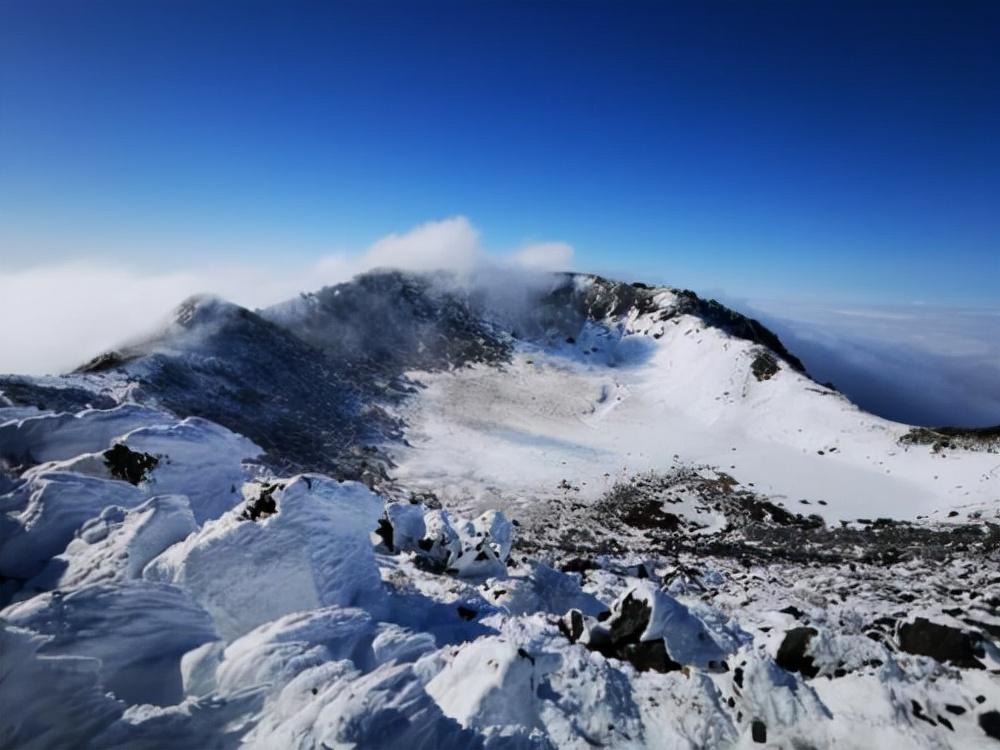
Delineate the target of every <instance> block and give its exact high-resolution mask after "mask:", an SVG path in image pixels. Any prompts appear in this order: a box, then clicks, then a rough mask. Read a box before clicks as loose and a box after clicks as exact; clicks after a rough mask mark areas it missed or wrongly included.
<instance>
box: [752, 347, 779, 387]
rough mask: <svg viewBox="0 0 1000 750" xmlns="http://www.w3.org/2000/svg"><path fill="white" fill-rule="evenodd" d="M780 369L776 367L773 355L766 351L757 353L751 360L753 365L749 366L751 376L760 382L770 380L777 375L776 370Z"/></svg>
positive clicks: (776, 361) (776, 363)
mask: <svg viewBox="0 0 1000 750" xmlns="http://www.w3.org/2000/svg"><path fill="white" fill-rule="evenodd" d="M780 369H781V368H780V367H778V360H776V359H775V358H774V355H773V354H771V353H770V352H767V351H761V352H759V353H758V354H757V356H755V357H754V358H753V363H751V365H750V370H751V371H752V372H753V376H754V377H755V378H757V380H760V381H764V380H770V379H771V378H772V377H774V376H775V375H777V374H778V370H780Z"/></svg>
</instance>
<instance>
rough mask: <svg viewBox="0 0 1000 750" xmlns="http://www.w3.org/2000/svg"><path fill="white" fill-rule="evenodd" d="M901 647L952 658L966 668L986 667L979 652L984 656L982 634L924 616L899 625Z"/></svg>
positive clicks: (922, 653)
mask: <svg viewBox="0 0 1000 750" xmlns="http://www.w3.org/2000/svg"><path fill="white" fill-rule="evenodd" d="M898 637H899V647H900V648H901V649H902V650H903V651H905V652H906V653H908V654H919V655H921V656H929V657H931V658H932V659H936V660H937V661H939V662H942V663H943V662H950V663H951V664H954V665H955V666H956V667H963V668H965V669H984V668H985V667H984V665H983V663H982V662H981V661H979V659H978V658H976V657H977V656H982V655H983V652H982V648H981V645H980V639H979V636H978V635H977V634H975V633H969V632H966V631H963V630H958V629H957V628H952V627H949V626H947V625H939V624H937V623H934V622H931V621H930V620H928V619H926V618H924V617H918V618H917V619H916V620H914V621H913V622H907V623H904V624H903V625H901V626H900V628H899V634H898Z"/></svg>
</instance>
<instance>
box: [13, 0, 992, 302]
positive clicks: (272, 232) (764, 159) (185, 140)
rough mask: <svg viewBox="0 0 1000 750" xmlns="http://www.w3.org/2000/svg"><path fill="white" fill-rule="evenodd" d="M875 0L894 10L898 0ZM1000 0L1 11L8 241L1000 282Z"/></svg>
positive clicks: (645, 274) (190, 261)
mask: <svg viewBox="0 0 1000 750" xmlns="http://www.w3.org/2000/svg"><path fill="white" fill-rule="evenodd" d="M876 6H877V7H876ZM998 47H1000V4H997V3H982V4H979V3H974V2H969V3H964V2H963V3H938V4H926V5H925V4H921V3H919V2H909V3H893V2H885V3H850V2H847V3H844V2H839V3H831V4H827V3H812V2H806V3H799V2H782V3H773V2H764V3H711V2H709V3H691V4H687V3H632V4H625V5H623V4H603V3H569V2H563V3H505V4H500V3H487V2H473V3H454V4H451V3H443V4H442V3H432V4H424V3H399V4H383V3H370V2H365V3H319V2H316V3H312V2H304V3H280V4H279V3H262V2H252V1H251V2H233V3H225V2H213V3H201V2H187V1H185V0H180V1H179V2H178V1H174V2H162V3H158V2H133V1H129V2H87V3H81V2H76V1H74V2H50V1H48V0H36V1H34V2H9V1H5V2H2V4H0V260H2V261H3V265H4V266H6V267H7V268H8V269H13V268H24V267H29V266H33V265H38V264H44V263H51V262H61V261H66V260H76V259H79V258H92V257H99V258H103V259H107V260H110V261H112V262H114V263H120V264H123V265H124V266H126V267H128V268H130V269H158V270H175V269H180V268H183V269H188V268H191V267H192V266H195V267H196V266H197V265H198V264H200V263H206V262H212V263H214V264H216V265H218V264H227V263H234V262H257V263H264V264H267V263H274V262H276V259H277V258H280V259H281V262H286V261H289V260H290V261H292V262H307V261H309V260H310V259H312V258H316V257H321V256H323V255H325V254H329V253H331V252H337V251H344V250H348V251H358V250H361V249H363V248H365V247H367V246H369V245H370V244H371V243H372V242H374V241H375V240H377V239H378V238H379V237H381V236H383V235H385V234H387V233H390V232H403V231H406V230H408V229H410V228H411V227H413V226H415V225H418V224H420V223H422V222H425V221H428V220H436V219H442V218H445V217H449V216H454V215H464V216H467V217H469V218H470V220H471V221H472V222H474V224H475V226H476V227H477V228H478V229H479V230H480V231H481V232H482V235H483V239H484V242H485V244H486V245H487V246H489V247H491V248H497V249H512V248H515V247H517V246H519V245H522V244H524V243H525V242H530V241H534V240H553V241H560V242H565V243H568V244H569V245H571V246H572V247H573V248H574V249H575V261H574V263H575V265H576V267H578V268H581V269H585V270H592V269H593V270H598V271H604V272H610V273H615V274H618V275H625V276H635V277H637V278H645V279H650V280H653V281H661V282H667V283H673V284H676V285H680V286H689V287H694V288H696V289H721V290H725V291H727V292H729V293H731V294H735V295H744V296H769V297H780V298H793V297H794V298H800V299H801V298H823V299H830V300H838V301H859V302H869V303H880V304H884V303H904V304H905V303H909V302H913V301H922V302H936V303H942V304H962V305H973V306H975V305H991V304H994V303H996V302H997V301H998V298H1000V292H998V288H1000V283H998V279H1000V248H998V242H1000V210H998V209H997V205H998V204H1000V138H998V137H997V133H1000V96H998V95H997V92H998V91H1000V55H998V54H997V49H998Z"/></svg>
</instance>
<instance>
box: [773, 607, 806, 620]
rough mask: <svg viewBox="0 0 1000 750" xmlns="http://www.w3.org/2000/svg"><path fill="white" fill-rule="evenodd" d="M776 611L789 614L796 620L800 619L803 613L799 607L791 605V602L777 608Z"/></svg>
mask: <svg viewBox="0 0 1000 750" xmlns="http://www.w3.org/2000/svg"><path fill="white" fill-rule="evenodd" d="M778 611H779V612H781V613H782V614H785V615H791V616H792V617H794V618H795V619H796V620H801V619H802V615H803V614H805V613H804V612H803V611H802V610H801V609H799V608H798V607H795V606H792V605H791V604H790V605H788V606H787V607H785V608H784V609H779V610H778Z"/></svg>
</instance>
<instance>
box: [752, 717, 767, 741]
mask: <svg viewBox="0 0 1000 750" xmlns="http://www.w3.org/2000/svg"><path fill="white" fill-rule="evenodd" d="M750 734H751V736H752V737H753V741H754V742H756V743H757V744H763V743H765V742H767V724H765V723H764V722H763V721H761V720H760V719H754V720H753V723H752V724H751V725H750Z"/></svg>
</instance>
